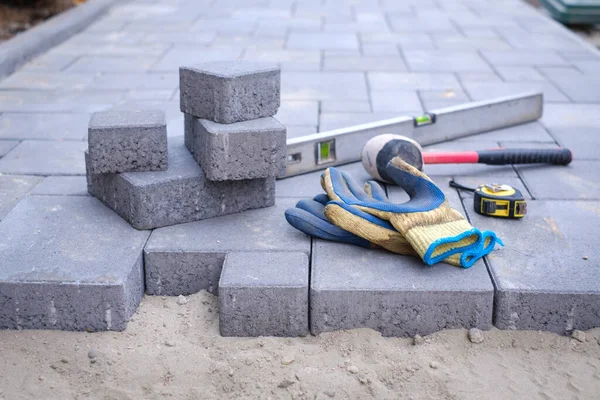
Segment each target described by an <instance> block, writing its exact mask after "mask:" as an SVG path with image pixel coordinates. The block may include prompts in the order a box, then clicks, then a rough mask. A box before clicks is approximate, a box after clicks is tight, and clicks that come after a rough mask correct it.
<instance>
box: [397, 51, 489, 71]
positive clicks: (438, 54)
mask: <svg viewBox="0 0 600 400" xmlns="http://www.w3.org/2000/svg"><path fill="white" fill-rule="evenodd" d="M404 58H405V59H406V62H407V63H408V66H409V67H410V70H411V71H416V72H418V71H432V72H465V71H484V72H490V71H492V69H491V67H490V66H489V64H488V63H486V62H485V61H484V60H483V59H482V58H481V57H480V56H479V54H478V53H476V52H474V51H464V50H462V51H442V50H404Z"/></svg>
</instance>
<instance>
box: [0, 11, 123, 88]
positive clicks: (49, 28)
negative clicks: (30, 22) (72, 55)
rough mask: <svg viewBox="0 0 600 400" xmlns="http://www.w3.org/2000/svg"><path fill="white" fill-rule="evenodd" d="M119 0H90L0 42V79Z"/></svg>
mask: <svg viewBox="0 0 600 400" xmlns="http://www.w3.org/2000/svg"><path fill="white" fill-rule="evenodd" d="M117 1H118V0H91V1H88V2H86V3H85V4H82V5H79V6H75V7H74V8H71V9H70V10H67V11H65V12H63V13H60V14H58V15H56V16H54V17H52V18H50V19H48V20H47V21H45V22H43V23H41V24H39V25H37V26H34V27H33V28H31V29H29V30H28V31H26V32H23V33H21V34H18V35H16V36H15V37H14V38H12V39H9V40H7V41H6V42H4V43H2V44H0V79H2V78H4V77H6V76H8V75H10V74H12V73H13V72H15V71H16V70H17V69H18V68H19V67H20V66H21V65H23V64H25V63H26V62H27V61H29V60H31V59H32V58H34V57H36V56H38V55H40V54H42V53H44V52H45V51H46V50H48V49H50V48H52V47H54V46H56V45H58V44H60V43H62V42H64V41H65V40H67V39H68V38H70V37H71V36H73V35H75V34H76V33H79V32H80V31H82V30H83V29H84V28H86V27H87V26H88V25H89V24H90V23H91V22H93V21H94V20H96V19H97V18H98V17H100V16H101V15H103V14H104V13H105V12H106V11H107V10H108V9H109V8H110V6H112V5H113V3H116V2H117Z"/></svg>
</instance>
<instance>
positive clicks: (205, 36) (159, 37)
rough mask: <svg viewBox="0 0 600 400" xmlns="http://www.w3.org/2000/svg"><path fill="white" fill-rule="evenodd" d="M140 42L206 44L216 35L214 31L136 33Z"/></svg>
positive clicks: (212, 40)
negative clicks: (139, 37) (139, 35)
mask: <svg viewBox="0 0 600 400" xmlns="http://www.w3.org/2000/svg"><path fill="white" fill-rule="evenodd" d="M138 34H141V35H142V38H141V42H142V43H177V44H190V45H208V44H210V43H212V42H214V40H215V38H216V37H217V35H216V33H215V32H194V33H190V32H160V33H152V32H150V33H141V32H140V33H138Z"/></svg>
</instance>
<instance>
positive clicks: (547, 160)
mask: <svg viewBox="0 0 600 400" xmlns="http://www.w3.org/2000/svg"><path fill="white" fill-rule="evenodd" d="M477 154H479V163H480V164H489V165H506V164H539V163H544V164H555V165H568V164H569V163H570V162H571V161H572V160H573V154H572V153H571V150H569V149H498V150H480V151H478V152H477Z"/></svg>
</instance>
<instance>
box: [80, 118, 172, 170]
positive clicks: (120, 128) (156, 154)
mask: <svg viewBox="0 0 600 400" xmlns="http://www.w3.org/2000/svg"><path fill="white" fill-rule="evenodd" d="M88 152H89V166H88V168H89V170H90V172H91V173H93V174H108V173H119V172H140V171H164V170H166V169H167V123H166V119H165V113H164V111H159V110H111V111H104V112H97V113H94V114H93V115H92V117H91V119H90V124H89V128H88Z"/></svg>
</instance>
